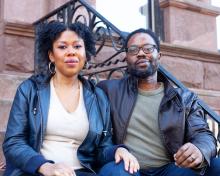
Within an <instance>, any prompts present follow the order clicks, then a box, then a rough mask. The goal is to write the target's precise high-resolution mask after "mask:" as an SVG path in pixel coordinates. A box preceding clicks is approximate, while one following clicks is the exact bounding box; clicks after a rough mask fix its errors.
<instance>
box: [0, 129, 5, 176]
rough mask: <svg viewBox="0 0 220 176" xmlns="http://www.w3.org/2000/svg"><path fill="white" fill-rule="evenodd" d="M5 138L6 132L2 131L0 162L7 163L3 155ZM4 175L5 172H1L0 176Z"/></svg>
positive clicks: (0, 136) (0, 137) (0, 133)
mask: <svg viewBox="0 0 220 176" xmlns="http://www.w3.org/2000/svg"><path fill="white" fill-rule="evenodd" d="M4 136H5V132H2V131H0V146H1V149H0V162H5V158H4V155H3V152H2V142H3V139H4ZM2 175H3V171H0V176H2Z"/></svg>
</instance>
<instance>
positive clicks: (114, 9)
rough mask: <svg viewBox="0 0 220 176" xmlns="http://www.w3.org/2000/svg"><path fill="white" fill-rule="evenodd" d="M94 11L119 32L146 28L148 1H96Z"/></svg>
mask: <svg viewBox="0 0 220 176" xmlns="http://www.w3.org/2000/svg"><path fill="white" fill-rule="evenodd" d="M96 10H97V11H98V12H99V13H100V14H101V15H102V16H104V17H105V18H106V19H107V20H108V21H110V22H111V23H112V24H114V25H115V26H116V27H117V28H119V29H120V30H121V31H125V32H130V31H133V30H135V29H137V28H140V27H142V28H147V26H148V23H147V21H148V20H147V19H148V0H96Z"/></svg>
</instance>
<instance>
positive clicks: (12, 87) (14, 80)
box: [0, 73, 30, 100]
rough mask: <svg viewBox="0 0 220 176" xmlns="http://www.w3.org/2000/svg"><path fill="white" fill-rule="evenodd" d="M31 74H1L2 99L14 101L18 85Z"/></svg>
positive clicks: (0, 91) (0, 93) (0, 92)
mask: <svg viewBox="0 0 220 176" xmlns="http://www.w3.org/2000/svg"><path fill="white" fill-rule="evenodd" d="M29 76H30V74H23V73H19V74H17V73H16V74H14V73H0V99H4V100H12V99H13V98H14V95H15V92H16V90H17V87H18V85H19V84H20V83H21V82H22V81H23V80H24V79H26V78H27V77H29Z"/></svg>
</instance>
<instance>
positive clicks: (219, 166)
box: [206, 158, 220, 176]
mask: <svg viewBox="0 0 220 176" xmlns="http://www.w3.org/2000/svg"><path fill="white" fill-rule="evenodd" d="M206 173H207V174H206V175H208V176H212V175H218V174H219V173H220V158H213V159H211V162H210V166H209V167H208V169H207V172H206Z"/></svg>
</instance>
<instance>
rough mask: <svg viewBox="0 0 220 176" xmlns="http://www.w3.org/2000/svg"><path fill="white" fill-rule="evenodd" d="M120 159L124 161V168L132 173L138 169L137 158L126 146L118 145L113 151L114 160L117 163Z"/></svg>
mask: <svg viewBox="0 0 220 176" xmlns="http://www.w3.org/2000/svg"><path fill="white" fill-rule="evenodd" d="M121 160H123V161H124V164H125V170H126V171H129V173H131V174H133V173H134V172H137V171H138V170H139V169H140V166H139V163H138V161H137V159H136V158H135V157H134V156H133V155H132V154H131V153H130V152H128V150H127V149H126V148H123V147H119V148H117V150H116V152H115V162H116V163H119V162H120V161H121Z"/></svg>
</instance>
